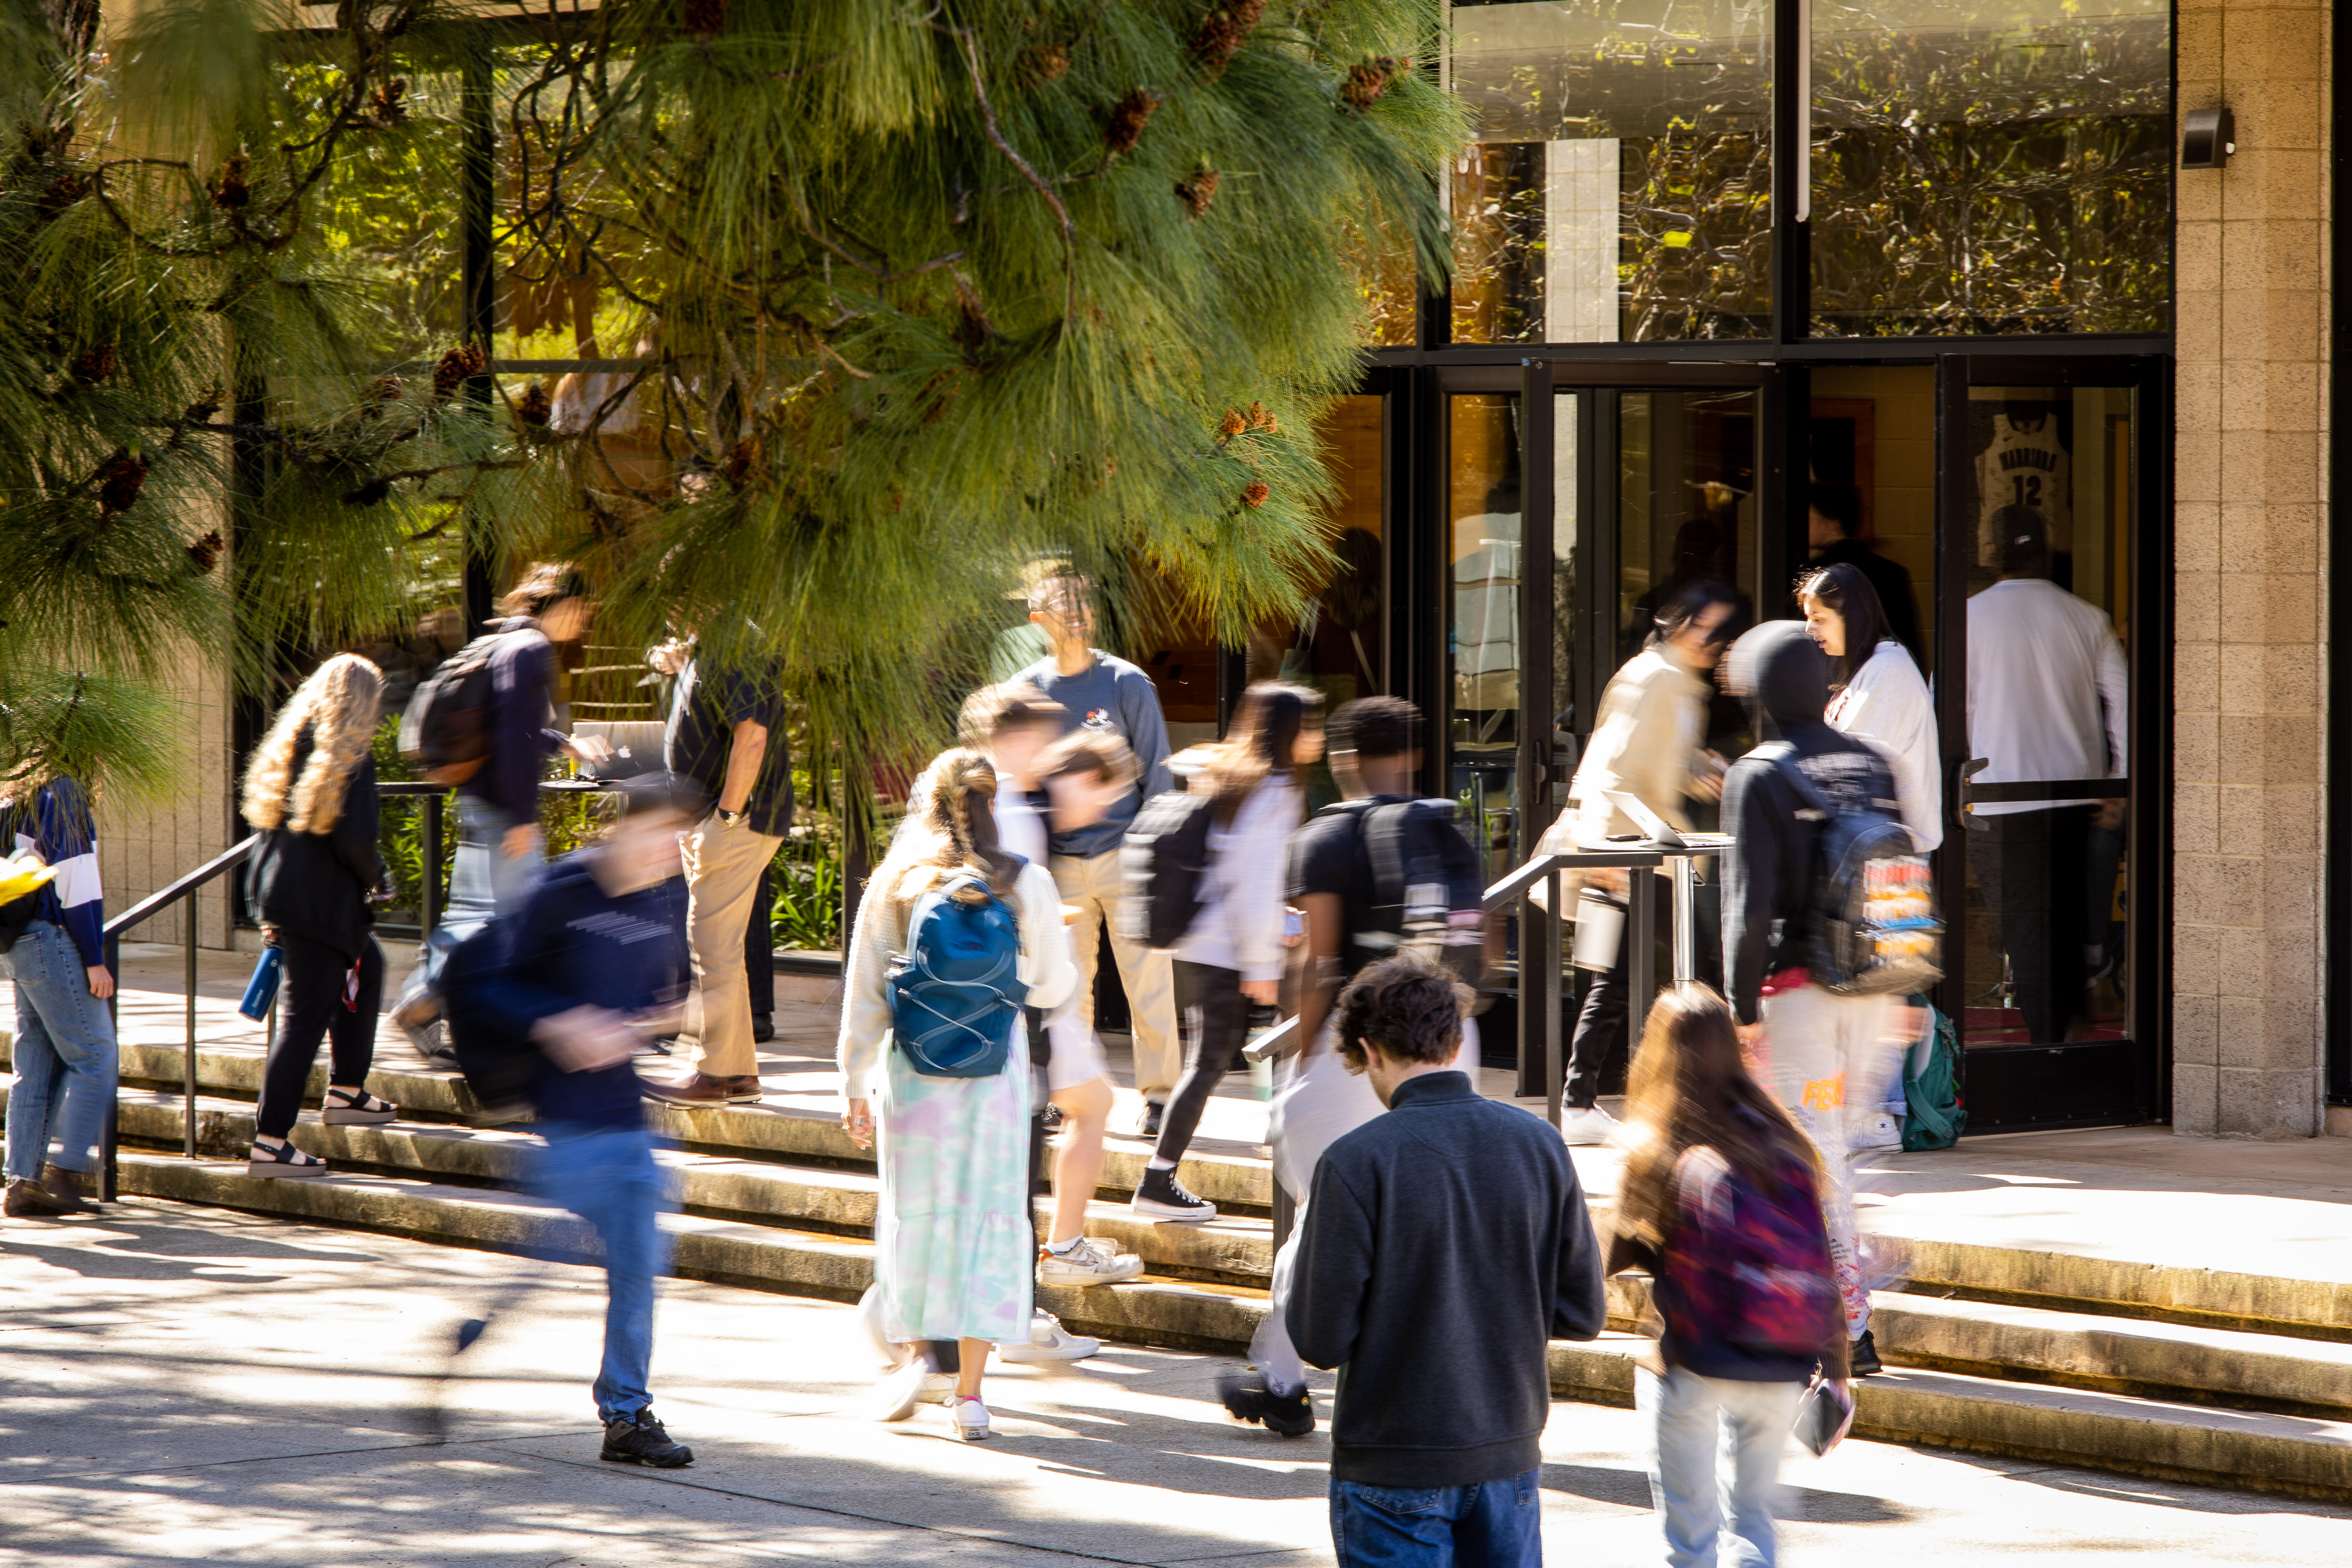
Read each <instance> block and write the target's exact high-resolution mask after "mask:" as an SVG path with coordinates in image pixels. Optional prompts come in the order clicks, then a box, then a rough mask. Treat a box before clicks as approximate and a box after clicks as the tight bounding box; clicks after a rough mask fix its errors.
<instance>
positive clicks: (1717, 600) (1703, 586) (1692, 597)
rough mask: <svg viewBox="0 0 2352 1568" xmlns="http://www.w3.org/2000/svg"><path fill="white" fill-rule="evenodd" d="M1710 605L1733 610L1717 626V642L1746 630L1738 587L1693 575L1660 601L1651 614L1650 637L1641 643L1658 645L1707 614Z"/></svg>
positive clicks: (1649, 645)
mask: <svg viewBox="0 0 2352 1568" xmlns="http://www.w3.org/2000/svg"><path fill="white" fill-rule="evenodd" d="M1709 605H1728V606H1730V609H1731V614H1729V615H1728V616H1725V617H1724V618H1723V625H1722V626H1718V627H1717V628H1716V634H1715V638H1716V641H1717V642H1723V643H1728V642H1731V641H1733V640H1735V639H1737V638H1738V636H1739V634H1740V633H1741V632H1742V631H1743V630H1745V629H1746V628H1745V627H1743V626H1740V624H1739V622H1740V619H1741V617H1740V614H1739V590H1738V589H1737V588H1735V587H1733V586H1732V585H1731V584H1728V583H1725V582H1720V581H1718V580H1717V579H1716V578H1713V577H1693V578H1691V579H1689V580H1688V581H1687V582H1684V583H1678V584H1675V587H1674V589H1673V591H1672V592H1670V593H1668V594H1667V595H1666V596H1665V597H1664V599H1663V600H1661V601H1660V602H1659V605H1658V607H1657V609H1656V610H1655V611H1654V613H1653V615H1652V617H1651V631H1650V636H1649V638H1648V640H1647V641H1645V642H1643V644H1642V646H1643V647H1657V646H1658V645H1659V644H1660V643H1662V642H1664V641H1665V640H1666V639H1667V638H1668V637H1673V636H1674V635H1675V633H1676V632H1679V631H1681V630H1682V629H1683V628H1684V627H1685V626H1688V625H1690V624H1691V623H1692V622H1693V621H1695V620H1696V619H1698V618H1699V617H1700V616H1703V615H1705V614H1706V612H1707V606H1709Z"/></svg>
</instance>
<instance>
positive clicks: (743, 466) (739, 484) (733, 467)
mask: <svg viewBox="0 0 2352 1568" xmlns="http://www.w3.org/2000/svg"><path fill="white" fill-rule="evenodd" d="M759 460H760V445H759V443H758V442H757V441H754V440H753V439H752V438H751V437H749V436H746V437H743V439H741V440H740V441H738V442H736V443H735V449H734V450H733V451H731V452H730V453H728V454H727V466H726V467H725V468H722V469H721V470H719V471H720V472H722V473H724V474H725V475H726V476H727V482H728V483H729V484H730V485H733V486H734V487H735V488H736V489H742V488H743V481H744V480H746V479H750V478H751V466H752V465H753V464H754V463H756V462H758V461H759Z"/></svg>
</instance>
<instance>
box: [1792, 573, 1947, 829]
mask: <svg viewBox="0 0 2352 1568" xmlns="http://www.w3.org/2000/svg"><path fill="white" fill-rule="evenodd" d="M1797 606H1798V608H1799V609H1801V610H1802V611H1803V612H1804V616H1805V625H1806V626H1807V628H1808V629H1810V630H1811V632H1812V634H1813V640H1814V641H1815V642H1817V643H1819V644H1821V647H1822V652H1823V653H1825V654H1827V655H1829V656H1830V705H1829V708H1828V709H1827V710H1826V711H1825V712H1824V713H1823V714H1822V718H1823V720H1824V721H1826V722H1827V723H1828V725H1829V727H1830V728H1831V729H1832V730H1835V731H1837V732H1838V733H1839V734H1841V735H1853V736H1855V737H1857V738H1858V739H1861V740H1865V741H1868V742H1870V743H1871V744H1872V745H1874V746H1876V747H1877V748H1878V749H1879V751H1880V752H1884V753H1885V757H1886V761H1887V765H1888V766H1890V767H1891V768H1893V769H1894V770H1895V801H1896V803H1897V804H1898V805H1901V807H1902V808H1903V826H1906V827H1907V828H1909V829H1910V830H1911V837H1912V838H1913V839H1914V840H1915V841H1916V843H1917V844H1918V846H1919V848H1920V849H1921V851H1922V852H1925V851H1927V850H1930V849H1933V848H1935V847H1937V845H1939V844H1941V843H1943V841H1944V783H1943V765H1944V763H1943V752H1942V750H1941V748H1940V747H1939V746H1938V744H1937V739H1936V704H1935V700H1933V699H1932V698H1931V697H1929V696H1928V694H1927V681H1926V680H1924V679H1921V678H1920V675H1919V667H1918V666H1917V665H1916V664H1914V663H1912V662H1911V656H1910V654H1909V653H1907V652H1906V651H1905V649H1904V647H1903V642H1902V639H1901V638H1899V637H1896V636H1895V633H1894V632H1893V631H1892V630H1891V629H1890V628H1889V627H1888V625H1887V621H1886V616H1885V608H1884V606H1883V605H1881V604H1880V603H1879V598H1878V590H1877V589H1876V588H1874V587H1873V586H1872V585H1871V582H1870V579H1869V578H1868V577H1866V576H1864V574H1862V573H1861V572H1860V571H1858V570H1857V569H1856V568H1854V567H1853V566H1852V565H1848V564H1845V563H1839V564H1836V565H1832V566H1823V567H1821V568H1819V569H1818V570H1815V571H1812V572H1809V573H1807V574H1805V576H1804V578H1803V580H1802V581H1801V582H1800V583H1799V584H1797Z"/></svg>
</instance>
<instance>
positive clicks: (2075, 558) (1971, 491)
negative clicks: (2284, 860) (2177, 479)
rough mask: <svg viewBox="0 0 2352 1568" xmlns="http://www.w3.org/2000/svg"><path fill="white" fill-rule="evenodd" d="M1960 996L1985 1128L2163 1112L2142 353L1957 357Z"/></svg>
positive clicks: (1972, 1112) (1952, 571) (1940, 876)
mask: <svg viewBox="0 0 2352 1568" xmlns="http://www.w3.org/2000/svg"><path fill="white" fill-rule="evenodd" d="M1941 379H1942V384H1941V386H1940V388H1939V396H1940V403H1941V414H1940V431H1939V435H1940V441H1939V452H1938V462H1939V467H1940V469H1941V476H1940V478H1941V499H1942V503H1943V504H1942V508H1941V511H1942V516H1941V519H1940V521H1941V528H1940V533H1941V549H1940V552H1939V553H1940V557H1941V559H1940V562H1939V564H1940V566H1941V571H1940V572H1939V573H1938V574H1937V575H1938V579H1939V580H1938V582H1937V593H1936V597H1937V600H1938V601H1939V604H1938V606H1937V614H1936V616H1935V617H1934V620H1935V623H1936V634H1937V635H1936V639H1935V640H1936V643H1937V658H1936V668H1937V722H1938V726H1939V729H1940V731H1941V734H1942V742H1943V752H1944V758H1945V763H1946V778H1947V780H1948V783H1949V790H1948V800H1949V802H1950V805H1951V807H1952V811H1951V816H1952V822H1951V825H1950V829H1949V831H1948V834H1947V836H1946V838H1945V841H1944V846H1943V847H1942V849H1941V850H1940V851H1939V852H1938V865H1937V885H1938V887H1939V888H1940V889H1942V890H1943V901H1944V914H1945V919H1946V922H1947V929H1948V932H1949V937H1948V943H1947V971H1948V973H1947V976H1946V980H1945V983H1944V985H1943V987H1942V990H1941V995H1940V997H1939V1005H1941V1006H1942V1007H1943V1009H1944V1010H1945V1011H1946V1012H1947V1013H1948V1015H1950V1016H1952V1017H1953V1018H1954V1019H1955V1020H1956V1021H1957V1022H1958V1026H1959V1033H1960V1043H1961V1046H1962V1058H1963V1085H1964V1092H1965V1098H1966V1100H1967V1104H1968V1109H1969V1129H1970V1131H2014V1130H2018V1129H2021V1128H2025V1127H2036V1126H2047V1127H2057V1126H2084V1125H2092V1124H2097V1123H2115V1122H2135V1121H2151V1120H2156V1119H2158V1118H2160V1117H2161V1116H2162V1115H2163V1114H2164V1105H2163V1083H2164V1081H2165V1079H2167V1077H2168V1075H2167V1074H2165V1073H2164V1072H2163V1071H2162V1070H2161V1069H2162V1063H2161V1060H2160V1029H2159V1027H2158V1019H2157V1016H2156V1009H2157V1007H2158V1005H2160V1002H2159V998H2160V996H2161V975H2160V974H2159V973H2158V969H2159V968H2160V966H2161V963H2162V962H2163V960H2162V954H2161V950H2160V927H2161V921H2160V917H2158V915H2157V913H2156V911H2157V910H2158V909H2160V907H2161V892H2160V889H2159V888H2158V886H2157V885H2156V884H2157V882H2158V879H2159V878H2160V868H2161V865H2162V860H2163V856H2162V850H2161V839H2160V837H2157V835H2158V834H2159V833H2160V831H2161V826H2160V823H2159V822H2158V820H2156V819H2158V818H2159V817H2160V816H2162V815H2163V798H2162V796H2163V791H2162V789H2161V787H2160V785H2159V784H2158V780H2157V778H2156V777H2154V776H2152V775H2151V772H2150V770H2148V769H2144V768H2142V767H2140V766H2138V765H2137V761H2138V759H2142V758H2157V757H2160V756H2162V755H2164V754H2165V753H2164V750H2163V745H2164V741H2163V733H2162V731H2163V730H2164V728H2165V725H2166V722H2167V715H2166V714H2165V712H2164V703H2163V701H2162V694H2163V690H2164V682H2163V680H2162V679H2161V674H2160V664H2159V660H2160V657H2161V654H2160V650H2161V648H2162V647H2163V646H2164V641H2165V638H2164V637H2163V634H2162V630H2161V626H2162V619H2161V617H2162V616H2163V614H2164V605H2163V604H2162V599H2163V595H2162V593H2161V591H2160V584H2161V583H2162V580H2163V579H2162V576H2161V572H2162V568H2163V564H2164V555H2165V552H2164V550H2163V549H2162V547H2161V543H2160V541H2158V540H2156V539H2155V537H2154V536H2155V531H2154V530H2152V529H2151V528H2150V527H2148V526H2147V521H2148V520H2149V519H2151V518H2154V517H2159V516H2161V515H2163V513H2162V510H2161V509H2160V508H2159V506H2158V503H2157V498H2156V497H2155V495H2154V494H2153V491H2154V490H2155V489H2156V487H2157V486H2158V485H2159V484H2160V483H2161V482H2162V469H2161V467H2160V464H2158V462H2157V461H2156V460H2155V458H2154V455H2153V453H2152V452H2151V450H2150V448H2151V447H2152V446H2154V444H2155V443H2154V442H2153V441H2152V439H2151V437H2150V435H2149V432H2150V431H2151V429H2153V428H2157V427H2158V425H2157V423H2156V421H2154V420H2152V419H2151V416H2150V413H2149V405H2150V402H2151V401H2152V399H2153V398H2154V397H2155V396H2156V395H2158V386H2157V385H2156V384H2154V383H2153V382H2152V381H2150V379H2149V378H2147V377H2145V376H2143V375H2142V374H2140V369H2139V365H2138V363H2137V362H2122V363H2117V362H2113V361H2085V362H2084V363H2080V364H2078V365H2063V364H2062V365H2053V364H2050V363H2042V364H2039V365H2037V364H2033V363H2020V362H2014V361H2010V362H2002V361H1992V360H1982V359H1974V360H1971V359H1962V358H1958V357H1957V356H1956V357H1954V358H1951V359H1948V360H1947V361H1946V362H1945V363H1944V366H1943V371H1942V378H1941Z"/></svg>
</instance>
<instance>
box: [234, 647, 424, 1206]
mask: <svg viewBox="0 0 2352 1568" xmlns="http://www.w3.org/2000/svg"><path fill="white" fill-rule="evenodd" d="M382 706H383V674H382V673H381V672H380V671H378V670H377V668H376V667H375V666H374V665H373V664H371V663H369V662H368V661H367V660H366V659H363V658H360V657H359V656H358V655H357V654H350V653H339V654H337V655H335V656H334V657H333V658H331V659H329V660H327V662H326V663H324V664H322V665H320V667H319V668H318V669H317V670H316V671H315V672H313V673H312V675H311V676H310V679H308V680H305V681H304V682H303V683H302V684H301V685H300V686H299V687H297V688H296V689H295V690H294V695H293V696H291V697H289V698H288V699H287V700H286V706H285V707H283V708H281V709H279V710H278V720H277V722H275V723H274V724H272V725H271V726H270V727H269V733H268V735H266V736H264V737H263V738H262V742H261V744H260V745H259V746H258V747H257V748H256V749H255V751H254V753H253V761H252V762H251V763H249V764H247V768H246V773H245V793H244V808H245V820H246V821H247V823H249V824H251V825H252V826H253V828H254V830H255V832H256V834H257V836H258V837H259V838H260V840H261V842H260V843H259V844H257V845H256V846H255V847H254V850H253V854H252V856H251V857H250V858H248V859H247V862H246V905H247V908H248V909H250V910H253V911H254V913H255V914H256V915H257V917H259V919H260V921H261V935H262V940H263V941H265V942H268V943H270V944H271V945H272V946H274V947H276V948H277V949H278V952H280V953H282V954H283V955H284V958H285V965H286V973H285V980H284V982H283V984H284V994H283V996H282V997H281V999H280V1002H279V1005H278V1038H277V1039H276V1040H274V1041H272V1042H271V1043H270V1047H269V1059H268V1065H267V1066H265V1067H264V1068H263V1069H262V1078H261V1097H260V1103H259V1104H257V1106H255V1107H254V1115H253V1120H254V1128H255V1131H254V1138H253V1148H252V1151H251V1154H250V1157H249V1158H248V1159H247V1162H246V1173H247V1174H248V1175H253V1176H318V1175H323V1174H325V1173H326V1169H327V1163H326V1162H325V1161H324V1160H321V1159H319V1158H318V1157H317V1156H315V1155H311V1154H306V1153H304V1152H302V1151H301V1150H299V1149H297V1148H295V1147H294V1145H293V1144H291V1143H289V1142H287V1141H286V1135H287V1134H288V1133H289V1132H290V1131H293V1130H294V1122H295V1119H296V1117H297V1116H299V1114H300V1111H301V1109H302V1096H303V1091H304V1089H305V1088H306V1087H307V1086H308V1084H309V1082H310V1068H311V1067H312V1066H313V1065H314V1064H315V1063H316V1062H317V1061H318V1059H319V1043H320V1040H322V1039H328V1038H331V1039H332V1041H333V1043H334V1051H333V1068H332V1070H331V1074H330V1076H329V1078H328V1080H327V1081H328V1084H329V1088H328V1089H327V1095H326V1100H325V1102H324V1104H323V1105H322V1106H321V1107H320V1121H324V1122H326V1123H327V1124H328V1125H330V1126H336V1125H347V1126H368V1125H373V1124H375V1123H379V1122H385V1121H392V1120H393V1119H394V1117H395V1116H397V1115H398V1114H399V1108H398V1107H396V1106H394V1105H393V1104H391V1103H390V1102H388V1101H386V1100H379V1099H377V1098H376V1097H375V1096H373V1095H372V1094H370V1093H368V1091H367V1075H368V1068H370V1067H371V1066H373V1064H374V1061H375V1031H376V1014H377V1012H378V1010H379V1009H380V1007H381V1005H382V1002H383V949H382V948H380V947H378V946H377V945H376V942H375V938H374V936H373V935H372V934H371V932H370V928H371V927H373V925H374V924H375V909H374V905H375V903H376V901H377V900H378V899H379V898H380V897H381V896H383V894H384V893H385V892H386V891H387V889H385V884H384V870H383V857H382V856H381V855H380V854H378V853H377V850H376V836H377V833H378V831H379V824H378V822H377V816H376V812H377V797H376V786H375V759H374V758H373V756H371V755H370V754H369V752H368V747H369V745H370V743H371V742H373V740H374V738H375V723H376V715H377V713H378V711H379V710H380V709H381V708H382Z"/></svg>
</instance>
